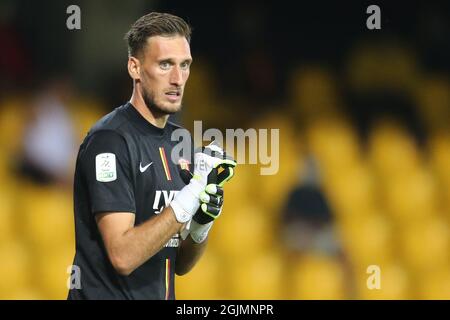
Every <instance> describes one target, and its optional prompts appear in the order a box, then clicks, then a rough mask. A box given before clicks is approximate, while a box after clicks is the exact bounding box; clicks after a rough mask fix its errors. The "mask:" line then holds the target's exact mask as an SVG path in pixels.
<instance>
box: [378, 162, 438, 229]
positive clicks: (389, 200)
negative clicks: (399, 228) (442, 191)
mask: <svg viewBox="0 0 450 320" xmlns="http://www.w3.org/2000/svg"><path fill="white" fill-rule="evenodd" d="M384 188H385V190H384V195H385V198H384V200H385V205H386V209H387V211H388V212H389V213H390V214H392V216H393V217H394V219H396V220H397V221H399V222H401V223H402V224H405V223H409V222H412V221H413V220H415V219H421V218H424V217H429V216H432V215H433V212H434V211H435V210H436V205H437V204H436V186H435V181H434V180H433V176H432V175H431V173H429V172H427V171H425V170H414V171H412V172H411V173H410V174H409V175H408V176H405V177H402V178H398V179H393V180H392V181H391V182H390V183H388V184H386V185H385V186H384Z"/></svg>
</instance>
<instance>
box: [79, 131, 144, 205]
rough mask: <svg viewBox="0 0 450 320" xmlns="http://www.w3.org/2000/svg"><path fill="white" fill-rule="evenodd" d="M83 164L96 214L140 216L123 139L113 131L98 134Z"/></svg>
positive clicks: (125, 144) (87, 145)
mask: <svg viewBox="0 0 450 320" xmlns="http://www.w3.org/2000/svg"><path fill="white" fill-rule="evenodd" d="M80 161H81V166H82V169H83V174H84V177H85V179H86V181H87V185H88V192H89V198H90V205H91V212H92V213H94V214H95V213H99V212H132V213H135V212H136V204H135V195H134V187H133V180H132V178H131V177H132V174H131V172H132V171H131V164H130V156H129V153H128V148H127V143H126V141H125V139H124V138H123V137H122V136H121V135H119V134H118V133H116V132H114V131H109V130H108V131H106V130H105V131H99V132H97V133H94V134H93V135H92V136H91V137H90V138H89V140H88V141H87V144H86V148H85V150H84V152H83V153H82V155H81V157H80Z"/></svg>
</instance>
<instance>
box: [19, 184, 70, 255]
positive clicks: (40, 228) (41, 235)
mask: <svg viewBox="0 0 450 320" xmlns="http://www.w3.org/2000/svg"><path fill="white" fill-rule="evenodd" d="M21 195H22V203H21V210H22V212H21V214H22V216H23V221H24V223H23V229H22V230H21V231H22V232H23V236H24V237H25V238H26V239H27V240H28V242H29V244H30V245H31V246H32V247H33V248H35V249H37V250H43V251H46V250H49V249H51V248H55V247H58V246H64V245H72V246H74V241H75V236H74V232H75V229H74V218H73V205H72V195H71V193H70V192H68V191H66V190H61V189H58V188H57V187H39V186H34V185H24V186H23V188H22V189H21Z"/></svg>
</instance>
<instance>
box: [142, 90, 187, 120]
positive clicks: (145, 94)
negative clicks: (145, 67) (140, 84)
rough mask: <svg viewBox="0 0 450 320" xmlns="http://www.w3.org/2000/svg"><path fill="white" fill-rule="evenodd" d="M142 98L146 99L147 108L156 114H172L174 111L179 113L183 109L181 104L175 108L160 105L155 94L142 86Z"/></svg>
mask: <svg viewBox="0 0 450 320" xmlns="http://www.w3.org/2000/svg"><path fill="white" fill-rule="evenodd" d="M142 98H143V99H144V102H145V104H146V105H147V108H148V109H149V110H150V112H152V113H153V114H154V115H155V116H156V115H161V116H162V115H171V114H174V113H177V112H178V111H180V110H181V104H180V105H179V106H178V107H177V108H176V109H175V110H170V109H168V108H165V107H163V106H160V105H158V104H157V103H156V101H155V95H154V93H153V92H151V91H147V90H146V89H145V88H142Z"/></svg>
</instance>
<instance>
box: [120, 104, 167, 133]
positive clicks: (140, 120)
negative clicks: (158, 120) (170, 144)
mask: <svg viewBox="0 0 450 320" xmlns="http://www.w3.org/2000/svg"><path fill="white" fill-rule="evenodd" d="M125 112H126V113H127V115H128V116H129V118H130V120H131V121H132V122H133V124H135V125H136V126H138V127H139V128H140V129H142V130H144V131H145V132H148V133H151V134H153V135H156V136H163V135H164V133H165V132H166V127H167V125H166V127H164V128H158V127H157V126H155V125H153V124H151V123H150V122H148V121H147V120H146V119H145V118H144V117H143V116H142V115H141V114H140V113H139V112H138V111H137V110H136V108H135V107H134V106H133V105H132V104H131V102H128V103H127V104H126V105H125Z"/></svg>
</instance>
